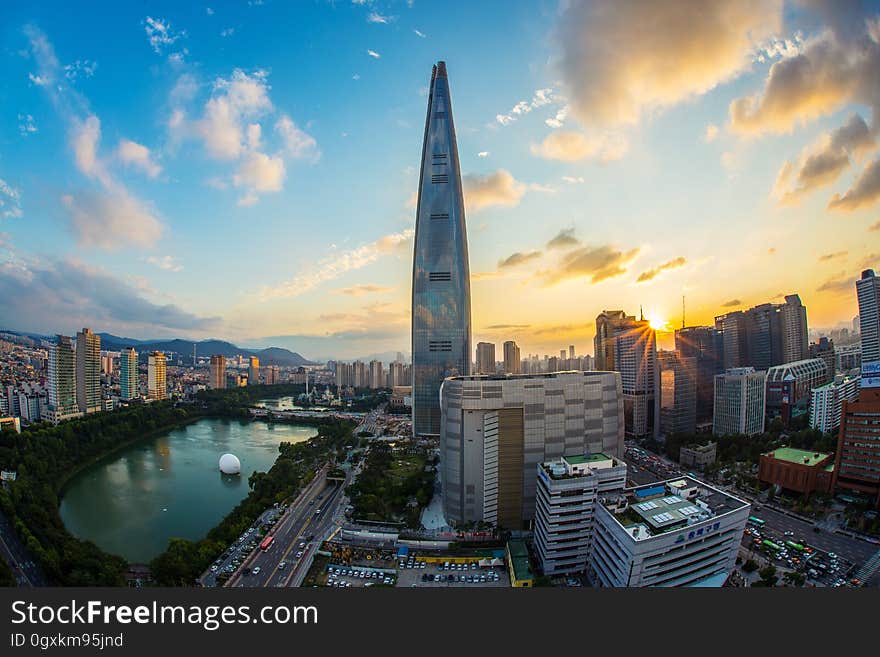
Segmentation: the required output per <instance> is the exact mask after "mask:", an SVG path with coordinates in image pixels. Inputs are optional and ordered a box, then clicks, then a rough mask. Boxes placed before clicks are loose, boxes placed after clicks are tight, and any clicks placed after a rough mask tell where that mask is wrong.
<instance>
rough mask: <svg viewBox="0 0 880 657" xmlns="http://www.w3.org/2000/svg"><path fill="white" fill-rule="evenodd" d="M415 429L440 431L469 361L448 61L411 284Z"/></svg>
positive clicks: (425, 153)
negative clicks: (444, 394) (449, 397)
mask: <svg viewBox="0 0 880 657" xmlns="http://www.w3.org/2000/svg"><path fill="white" fill-rule="evenodd" d="M412 290H413V291H412V354H413V394H412V400H413V433H414V434H415V435H417V436H418V435H426V434H428V435H436V434H439V433H440V385H441V384H442V383H443V379H444V378H445V377H447V376H454V375H466V374H469V373H470V369H471V353H472V352H471V290H470V270H469V266H468V249H467V231H466V228H465V215H464V197H463V195H462V187H461V173H460V171H459V163H458V146H457V144H456V140H455V124H454V122H453V120H452V99H451V97H450V94H449V81H448V79H447V76H446V63H445V62H437V64H436V65H435V66H434V68H433V71H432V73H431V86H430V89H429V94H428V115H427V117H426V119H425V137H424V144H423V147H422V163H421V173H420V175H419V193H418V209H417V211H416V235H415V247H414V251H413V286H412Z"/></svg>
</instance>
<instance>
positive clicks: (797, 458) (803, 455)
mask: <svg viewBox="0 0 880 657" xmlns="http://www.w3.org/2000/svg"><path fill="white" fill-rule="evenodd" d="M762 456H769V457H771V458H774V459H777V460H779V461H788V462H789V463H798V464H801V465H808V466H810V467H812V466H815V465H819V464H820V463H822V462H823V461H824V460H825V459H827V458H828V457H829V456H831V455H830V454H823V453H822V452H809V451H807V450H805V449H796V448H794V447H779V448H777V449H774V450H773V451H772V452H767V453H766V454H762Z"/></svg>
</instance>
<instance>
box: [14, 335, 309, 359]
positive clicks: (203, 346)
mask: <svg viewBox="0 0 880 657" xmlns="http://www.w3.org/2000/svg"><path fill="white" fill-rule="evenodd" d="M0 332H5V333H11V334H14V335H20V336H27V337H30V338H33V339H36V340H39V339H51V338H52V337H53V336H45V335H39V334H35V333H22V332H20V331H4V330H0ZM98 335H100V336H101V349H104V350H106V351H119V350H120V349H123V348H125V347H134V348H135V349H137V350H138V351H139V352H145V351H173V352H175V353H178V354H182V355H183V356H189V355H191V354H192V350H193V344H195V345H196V354H197V355H198V356H211V355H214V354H221V355H223V356H227V357H230V356H237V355H239V354H240V355H242V356H256V357H257V358H259V359H260V365H280V366H284V367H299V366H301V365H317V364H318V363H315V362H313V361H310V360H309V359H307V358H305V357H304V356H302V355H301V354H298V353H297V352H295V351H290V350H289V349H284V348H283V347H268V348H266V349H244V348H242V347H237V346H235V345H234V344H232V343H231V342H226V341H225V340H201V341H199V342H194V341H193V340H182V339H180V338H175V339H173V340H137V339H135V338H122V337H119V336H118V335H113V334H112V333H98Z"/></svg>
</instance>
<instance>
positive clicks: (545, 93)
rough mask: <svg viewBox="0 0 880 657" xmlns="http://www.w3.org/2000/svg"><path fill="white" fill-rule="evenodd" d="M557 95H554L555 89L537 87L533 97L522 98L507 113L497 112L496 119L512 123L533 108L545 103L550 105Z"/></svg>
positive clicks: (505, 123) (506, 123)
mask: <svg viewBox="0 0 880 657" xmlns="http://www.w3.org/2000/svg"><path fill="white" fill-rule="evenodd" d="M554 100H555V97H554V95H553V89H550V88H546V89H537V90H536V91H535V93H534V94H532V99H531V100H529V101H526V100H521V101H519V102H518V103H517V104H516V105H514V106H513V107H512V108H511V110H510V111H509V112H508V113H507V114H496V115H495V120H496V121H497V122H498V123H500V124H501V125H510V124H511V123H513V122H514V121H516V120H517V118H518V117H520V116H522V115H524V114H528V113H529V112H531V111H532V110H533V109H538V108H539V107H544V106H545V105H549V104H550V103H552V102H554Z"/></svg>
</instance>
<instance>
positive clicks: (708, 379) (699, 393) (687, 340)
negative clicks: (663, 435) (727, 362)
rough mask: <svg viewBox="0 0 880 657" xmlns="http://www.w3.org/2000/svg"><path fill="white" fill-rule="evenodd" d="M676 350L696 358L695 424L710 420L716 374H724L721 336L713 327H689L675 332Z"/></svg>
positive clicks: (685, 356) (683, 356) (722, 338)
mask: <svg viewBox="0 0 880 657" xmlns="http://www.w3.org/2000/svg"><path fill="white" fill-rule="evenodd" d="M675 351H677V352H678V354H679V355H680V356H681V357H682V358H694V359H696V380H695V382H694V383H695V386H696V422H697V424H703V423H705V422H711V421H712V405H713V404H714V401H715V375H716V374H721V372H723V371H724V337H723V335H722V332H721V331H720V330H718V329H717V328H714V327H712V326H689V327H686V328H681V329H678V330H677V331H676V332H675Z"/></svg>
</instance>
